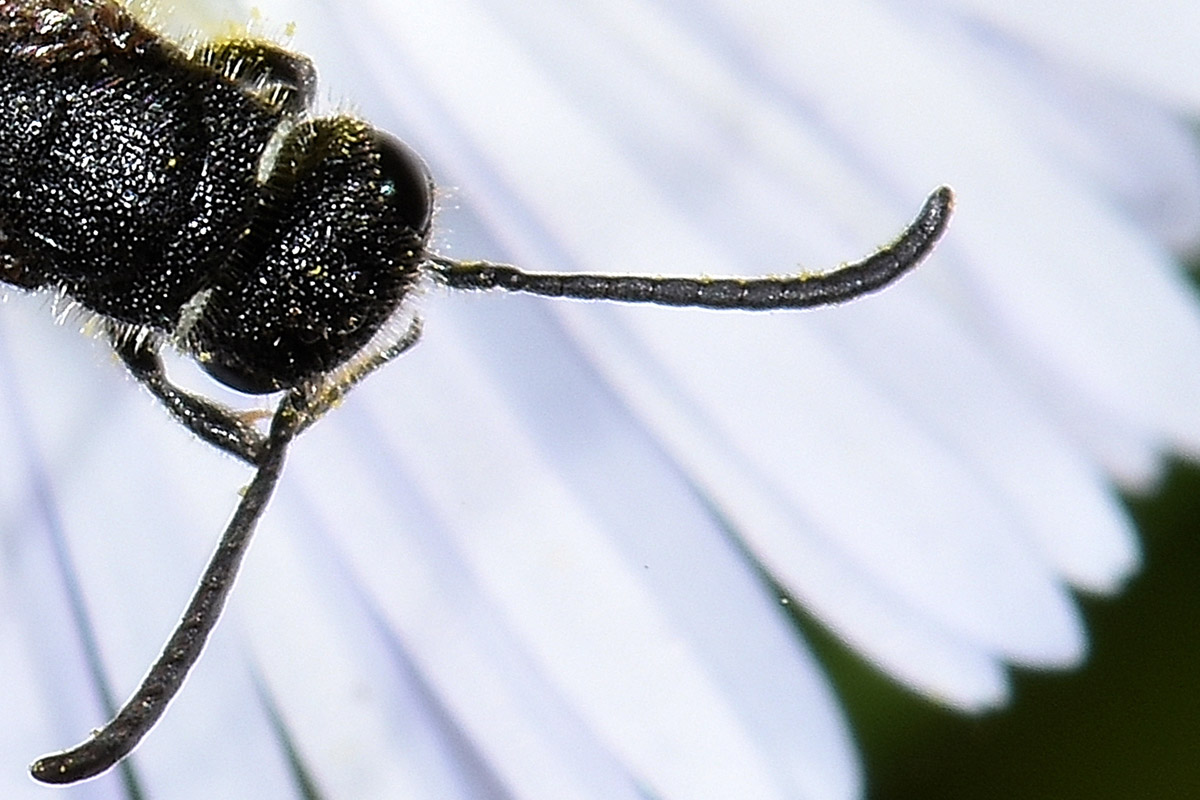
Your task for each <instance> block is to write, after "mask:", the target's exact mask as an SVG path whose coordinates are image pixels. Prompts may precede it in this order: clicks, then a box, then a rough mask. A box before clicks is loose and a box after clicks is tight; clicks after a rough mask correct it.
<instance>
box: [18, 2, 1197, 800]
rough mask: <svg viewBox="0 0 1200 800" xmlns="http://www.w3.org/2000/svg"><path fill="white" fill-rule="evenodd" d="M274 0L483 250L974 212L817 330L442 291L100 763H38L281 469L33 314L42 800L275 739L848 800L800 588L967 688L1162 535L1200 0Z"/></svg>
mask: <svg viewBox="0 0 1200 800" xmlns="http://www.w3.org/2000/svg"><path fill="white" fill-rule="evenodd" d="M257 7H258V8H259V9H260V10H261V14H262V18H263V19H264V20H266V22H264V23H262V24H260V25H259V26H258V27H257V28H256V30H259V31H262V32H267V33H271V34H277V33H279V32H281V31H283V29H284V27H285V25H287V24H288V23H292V22H294V23H295V26H294V29H292V30H291V31H290V32H292V33H293V34H294V35H293V38H292V42H293V45H294V47H295V48H296V49H298V50H301V51H303V52H306V53H308V54H310V55H311V56H312V57H313V58H314V60H315V61H316V63H317V65H318V68H319V69H320V70H321V76H322V82H323V83H322V86H323V92H322V96H323V110H324V111H326V112H329V111H338V110H345V109H347V108H348V109H351V110H352V111H353V112H354V113H358V114H362V115H363V116H364V117H366V118H368V119H370V120H372V121H373V122H374V123H376V124H377V125H379V126H380V127H381V128H384V129H386V130H389V131H392V132H394V133H395V134H397V135H398V136H400V137H401V138H403V139H404V140H406V141H407V142H409V143H410V144H411V145H412V146H413V147H414V148H415V149H416V150H417V151H418V152H420V153H422V154H423V155H424V157H425V158H426V159H427V161H428V163H429V165H430V167H431V169H432V171H433V173H434V175H435V176H436V179H437V180H438V182H439V185H440V187H441V195H440V197H439V203H440V213H439V218H438V223H437V230H436V234H435V237H436V238H435V246H436V248H437V249H439V250H440V251H441V252H443V253H445V254H447V255H451V256H455V257H461V258H476V257H478V258H489V259H493V260H504V261H511V262H514V263H519V264H521V265H523V266H525V267H526V268H529V269H545V270H550V269H554V270H592V271H601V270H603V271H620V272H648V273H655V274H658V273H679V274H693V273H706V274H714V275H715V274H725V273H737V274H758V273H779V272H786V271H790V270H793V269H796V268H797V266H798V265H802V266H803V267H805V268H817V267H828V266H834V265H836V264H837V263H838V262H840V261H845V260H853V259H857V258H859V257H861V256H863V255H865V254H866V253H868V252H870V251H871V250H872V249H874V248H875V247H876V246H878V245H880V244H882V243H884V242H886V241H888V240H890V239H891V238H892V237H894V236H895V235H896V234H897V233H898V232H899V231H900V230H901V229H902V227H903V226H904V225H905V224H907V223H908V221H909V220H910V219H911V218H912V216H913V215H914V214H915V212H916V210H917V208H918V207H919V205H920V203H921V201H922V200H923V198H924V196H925V195H926V193H927V192H928V191H930V190H931V189H933V188H934V187H935V186H937V185H938V184H940V183H948V184H950V185H952V186H953V187H954V188H955V190H956V192H957V194H958V208H957V212H956V216H955V218H954V220H953V221H952V224H951V228H950V231H949V234H948V236H947V238H946V240H945V241H944V242H943V244H942V245H941V246H940V247H939V248H938V250H937V251H936V253H935V254H934V255H933V256H932V258H930V260H929V261H928V263H926V264H925V265H923V266H922V267H921V268H920V269H919V270H918V271H917V272H916V273H915V274H913V275H912V276H910V277H908V278H906V279H904V280H903V281H902V282H901V283H900V284H899V285H897V286H895V287H893V288H891V289H889V290H887V291H885V292H884V293H882V294H879V295H876V296H872V297H871V298H869V299H866V300H863V301H860V302H856V303H853V304H851V305H848V306H844V307H840V308H833V309H823V310H817V311H811V312H805V313H776V314H737V313H706V312H700V311H681V310H667V309H656V308H649V307H604V306H601V305H597V304H580V303H565V302H560V303H555V302H554V301H549V300H543V299H537V298H527V297H518V296H504V295H499V294H471V295H451V294H450V293H448V292H446V291H445V290H442V289H439V288H437V287H432V286H431V287H429V288H428V290H427V291H425V292H423V293H422V296H421V297H420V298H418V299H417V307H418V308H419V310H420V313H421V314H422V316H423V317H424V318H425V322H426V325H425V338H424V340H423V341H422V343H421V344H420V345H419V346H418V347H417V348H416V349H414V350H413V351H412V352H411V353H409V354H407V355H405V356H404V357H403V358H402V359H401V360H400V361H399V362H397V363H395V364H393V365H391V366H390V367H389V368H388V369H386V370H384V371H382V372H381V373H380V374H378V375H376V376H374V377H372V378H371V379H370V380H369V381H368V382H367V383H365V384H364V385H363V386H362V387H361V388H360V389H359V390H357V391H356V392H355V393H354V394H353V395H352V396H351V397H350V398H348V400H347V401H346V403H345V404H344V406H343V407H341V408H339V409H337V410H336V411H335V412H334V413H333V414H331V415H330V417H329V418H328V419H327V420H325V421H323V422H322V423H320V424H319V425H318V426H316V427H315V428H314V429H313V430H311V431H310V432H309V433H307V434H306V435H305V436H304V437H303V438H302V439H301V440H300V441H299V442H298V443H297V444H296V446H295V447H294V449H293V451H292V455H291V458H290V462H289V464H288V467H287V470H286V472H285V476H284V480H283V483H282V485H281V487H280V490H279V493H278V495H277V497H276V499H275V501H274V503H273V504H272V506H271V507H270V509H269V510H268V512H267V514H266V516H265V518H264V519H263V521H262V523H261V525H260V529H259V534H258V538H257V540H256V542H255V544H254V546H253V547H252V548H251V551H250V554H249V557H248V558H247V561H246V564H245V567H244V571H243V574H242V576H241V578H240V580H239V584H238V586H237V588H236V590H235V592H234V594H233V597H232V599H231V601H230V604H229V607H228V610H227V613H226V618H225V619H224V621H223V623H222V624H221V625H220V626H219V627H218V629H217V631H216V633H215V635H214V637H213V640H212V641H211V643H210V646H209V648H208V650H207V651H206V652H205V655H204V657H203V658H202V659H201V662H200V664H199V666H198V667H197V669H196V670H195V672H194V674H193V675H192V677H191V678H190V680H189V682H188V684H187V686H186V687H185V689H184V691H183V692H182V693H181V694H180V696H179V697H178V698H177V699H176V701H175V702H174V704H173V705H172V707H171V708H170V710H169V711H168V713H167V715H166V717H165V718H164V720H163V721H162V723H161V724H160V725H159V726H158V727H157V728H156V729H155V730H154V731H153V732H152V733H151V735H150V736H149V737H148V738H147V740H146V741H145V742H144V744H143V745H142V746H141V748H140V749H139V750H138V751H137V753H136V756H135V758H134V759H133V761H132V764H133V766H132V773H126V775H125V776H124V778H123V776H122V774H120V773H119V772H116V771H114V772H113V773H110V774H109V775H106V776H104V777H102V778H100V779H97V780H95V781H91V782H88V783H86V784H83V785H80V786H76V787H71V788H69V789H65V790H51V789H47V788H43V787H39V786H36V785H34V784H33V783H32V781H31V780H30V779H29V778H28V776H27V775H26V773H25V767H26V764H27V763H28V762H29V761H31V760H32V759H33V758H34V757H35V756H37V755H39V754H41V753H43V752H46V751H48V750H53V749H58V748H61V747H64V746H67V745H69V744H74V743H75V742H76V741H77V740H78V739H79V738H81V737H82V736H83V735H84V734H85V733H86V732H87V731H88V730H89V729H91V728H92V727H95V726H96V725H98V724H99V723H100V722H101V721H102V720H103V719H105V718H107V713H106V711H105V710H104V707H103V701H102V700H101V699H100V696H99V695H100V691H99V690H98V688H97V687H98V685H99V683H98V678H97V675H98V674H102V676H103V677H102V679H100V682H102V683H103V684H104V685H106V686H107V687H108V691H110V692H111V693H112V694H113V695H114V698H113V699H114V700H116V701H118V702H119V701H120V700H122V699H123V698H124V697H125V696H126V695H127V694H128V693H129V692H130V691H132V688H133V686H134V685H135V682H136V680H137V679H138V678H139V677H140V676H141V675H142V673H143V671H144V669H145V668H146V666H147V665H148V664H149V663H150V662H151V660H152V659H153V658H154V657H155V656H156V655H157V653H158V650H159V648H160V647H161V645H162V643H163V641H164V640H165V637H166V635H167V633H168V631H169V630H170V628H171V626H172V625H173V624H174V622H175V620H176V618H177V615H178V613H179V611H180V610H181V609H182V608H183V606H184V604H185V602H186V599H187V597H188V595H189V594H190V592H191V591H192V588H193V582H194V580H195V578H196V576H197V575H198V574H199V571H200V569H201V566H202V564H203V562H204V560H205V558H206V557H207V555H208V553H209V551H210V549H211V547H212V545H213V544H214V543H215V541H216V538H217V536H218V535H219V533H220V531H221V529H222V527H223V525H224V523H225V521H226V519H227V517H228V515H229V513H230V512H231V510H232V507H233V505H234V503H235V502H236V499H237V495H236V491H237V489H238V488H239V487H240V486H241V485H243V484H244V483H245V481H246V480H247V479H248V474H247V470H246V469H245V468H243V467H241V466H239V465H238V464H236V463H234V462H233V461H232V460H231V459H229V458H227V457H224V456H222V455H220V454H218V453H216V452H213V451H212V450H211V449H209V448H207V447H206V446H204V445H202V444H200V443H199V442H197V441H195V440H192V439H191V438H190V437H189V435H188V434H186V433H185V432H184V431H182V430H181V429H180V428H178V427H177V426H175V425H174V424H173V423H172V422H171V421H170V420H169V419H167V417H166V414H165V413H164V412H163V411H161V410H160V409H159V408H158V407H156V405H155V403H154V402H153V400H152V399H151V398H150V397H149V396H148V395H147V394H145V393H144V392H141V391H139V390H138V389H137V388H136V386H135V385H134V384H133V382H132V381H130V380H128V379H123V378H122V377H121V374H122V373H121V372H120V369H119V367H118V366H117V365H116V364H115V362H112V361H111V360H110V359H108V358H107V357H105V355H104V348H103V346H102V344H101V343H99V342H94V341H91V340H88V339H86V338H84V337H81V336H79V335H78V332H77V331H76V330H75V328H76V327H77V326H74V325H65V326H55V325H52V324H51V323H50V319H51V314H50V313H48V311H47V306H48V302H46V301H44V300H39V299H36V298H29V297H25V296H20V295H17V294H15V293H12V294H10V297H9V301H8V302H7V303H5V305H4V308H3V309H2V311H3V313H0V452H4V453H6V454H7V458H6V465H7V468H6V479H5V480H4V481H3V483H2V484H0V676H2V677H0V682H2V685H3V691H2V692H0V715H2V717H3V719H4V723H5V724H4V725H2V726H0V796H3V797H8V798H25V797H49V796H51V792H57V794H56V795H55V796H60V797H69V798H72V800H74V798H90V797H97V798H110V797H126V796H134V795H131V794H129V792H130V791H131V790H130V789H129V784H128V783H125V782H123V781H124V780H126V779H127V778H128V776H129V775H130V774H133V775H134V776H135V777H134V780H135V781H136V782H137V783H138V785H139V786H140V787H141V790H142V791H143V792H144V796H146V797H163V798H168V797H169V798H191V797H195V798H201V797H204V798H211V797H245V796H249V795H250V793H251V792H254V793H255V794H257V795H259V796H262V797H270V798H275V797H289V796H300V791H299V790H298V789H297V786H296V776H295V774H294V770H293V768H292V764H291V763H290V762H289V760H288V757H287V753H286V752H285V748H284V747H283V746H282V745H281V736H280V731H281V730H283V731H286V738H287V740H288V741H289V742H290V743H291V745H292V746H294V748H295V752H296V753H297V754H298V757H299V760H300V761H301V762H302V764H303V768H304V770H306V771H307V774H309V775H310V776H311V778H312V779H313V781H314V783H315V785H316V786H317V787H318V789H319V791H320V792H321V793H322V796H329V797H337V798H395V797H403V798H414V799H416V798H459V797H461V798H514V799H519V800H524V799H526V798H556V800H557V799H559V798H603V799H604V800H616V799H618V798H650V797H653V798H662V799H663V800H684V799H688V800H690V799H691V798H709V797H711V798H730V797H738V798H743V797H744V798H780V799H783V798H848V797H855V796H859V795H861V794H863V793H864V792H865V791H866V788H865V787H866V786H867V785H868V783H869V776H867V775H864V774H863V771H862V768H861V766H860V763H859V758H858V754H857V750H856V746H855V744H854V734H853V732H852V731H851V730H850V728H849V727H848V724H847V722H846V720H845V718H844V715H843V713H842V710H841V708H840V706H839V701H838V698H837V696H836V695H835V694H834V693H833V691H832V690H831V688H830V686H829V683H828V681H827V678H826V676H825V675H824V673H823V671H822V668H821V667H820V665H819V664H817V663H816V662H815V660H814V659H813V657H812V656H811V655H810V652H809V650H808V648H807V645H806V644H805V642H804V641H803V639H802V638H801V637H800V635H799V634H798V632H797V629H796V627H795V626H794V623H793V622H792V621H791V619H790V616H789V608H788V607H787V603H793V602H794V603H797V604H799V605H801V606H803V608H804V609H805V611H806V612H807V613H809V614H812V615H813V616H815V617H816V618H817V619H819V620H820V621H821V622H822V623H823V624H824V625H826V626H828V627H829V628H830V629H831V630H832V631H833V632H834V633H835V634H836V635H837V636H838V637H840V638H841V639H843V640H844V641H846V642H847V643H848V644H849V645H850V646H852V647H853V648H854V649H855V650H857V651H858V652H859V653H861V654H862V655H863V656H864V657H865V658H867V659H869V660H870V661H872V662H873V663H875V664H876V665H877V666H878V667H879V668H880V669H881V670H883V671H885V672H887V673H888V674H890V675H891V676H893V677H894V678H895V680H897V681H899V682H900V683H902V684H904V685H906V686H907V687H910V688H911V689H913V690H914V691H916V692H919V693H921V694H923V695H926V696H928V697H930V698H932V699H934V700H936V701H937V702H940V703H942V704H945V705H948V706H950V707H953V708H957V709H961V710H963V711H967V712H974V711H981V710H985V709H990V708H993V707H996V706H999V705H1002V704H1003V703H1005V702H1006V700H1007V699H1008V697H1009V667H1010V666H1017V667H1025V668H1070V667H1073V666H1076V665H1078V664H1079V663H1081V661H1082V660H1083V659H1084V658H1085V657H1086V652H1087V634H1086V628H1085V621H1084V620H1083V619H1082V617H1081V615H1080V613H1079V610H1078V607H1077V605H1076V599H1075V593H1076V592H1089V593H1107V592H1113V591H1117V590H1119V589H1120V587H1121V586H1122V585H1123V583H1124V582H1125V581H1126V580H1127V579H1128V578H1129V577H1130V575H1131V574H1133V572H1134V571H1136V569H1137V568H1138V565H1139V545H1138V540H1137V532H1136V531H1135V530H1134V529H1133V527H1132V525H1131V522H1130V520H1129V518H1128V516H1127V514H1126V512H1125V511H1124V508H1123V506H1122V504H1121V502H1120V500H1119V498H1118V497H1117V495H1116V490H1117V488H1118V487H1120V488H1124V489H1129V490H1151V489H1153V488H1154V487H1155V485H1156V481H1158V480H1159V479H1160V478H1161V475H1162V472H1163V470H1164V468H1165V459H1166V458H1167V457H1169V456H1171V455H1182V456H1184V457H1189V458H1190V457H1195V456H1197V455H1198V454H1200V305H1198V304H1197V302H1196V295H1195V293H1194V291H1193V290H1192V289H1191V288H1190V286H1189V283H1188V279H1187V276H1186V275H1185V274H1184V272H1183V268H1182V266H1181V260H1180V258H1181V254H1183V253H1186V252H1188V251H1190V250H1191V249H1192V248H1194V247H1195V246H1196V243H1197V236H1198V235H1200V152H1198V150H1197V139H1196V136H1195V131H1194V130H1193V129H1192V128H1190V127H1189V124H1188V121H1187V120H1188V119H1189V117H1190V116H1191V115H1193V114H1194V112H1195V110H1196V109H1197V108H1200V48H1197V47H1196V46H1195V36H1194V35H1191V34H1193V33H1194V32H1195V31H1198V30H1200V6H1197V5H1196V4H1194V3H1190V2H1184V1H1183V0H1161V1H1157V2H1148V3H1141V4H1136V5H1135V4H1118V3H1111V4H1110V3H1092V4H1087V6H1086V7H1080V6H1079V5H1077V4H1071V3H1061V2H1053V1H1048V0H1040V2H1036V3H1035V2H1026V1H1025V0H1009V1H1008V2H1003V3H1000V2H986V1H984V0H941V1H940V2H939V1H938V0H892V1H891V2H887V1H885V0H857V1H855V0H850V1H849V2H839V3H832V4H822V3H810V2H796V0H781V1H780V2H775V3H772V2H762V1H758V2H749V3H748V2H734V1H733V0H689V2H670V1H669V0H602V2H593V1H592V0H577V2H575V3H571V4H562V3H553V2H544V0H523V1H522V2H517V0H440V2H436V3H428V2H420V3H417V2H407V0H343V1H342V2H316V1H315V0H312V1H310V2H302V1H301V0H295V2H287V1H286V0H269V1H268V2H262V3H258V4H257ZM185 11H187V12H188V13H192V14H197V13H199V14H202V15H203V16H204V19H203V20H199V19H197V18H195V17H189V18H188V19H189V20H190V22H189V24H197V23H198V22H208V23H211V22H212V21H213V20H217V19H237V20H246V19H249V12H248V10H246V9H245V8H238V7H236V6H233V5H222V6H217V5H214V4H209V5H206V6H205V7H203V8H202V9H194V8H193V9H180V12H181V13H183V12H185ZM175 23H176V24H179V18H176V19H175ZM1186 76H1194V77H1192V78H1190V79H1184V78H1185V77H1186ZM177 366H178V367H179V368H180V369H185V368H186V365H177ZM189 380H190V379H189ZM765 576H769V577H770V581H771V582H768V580H766V577H765ZM772 582H773V583H772ZM783 601H786V602H783Z"/></svg>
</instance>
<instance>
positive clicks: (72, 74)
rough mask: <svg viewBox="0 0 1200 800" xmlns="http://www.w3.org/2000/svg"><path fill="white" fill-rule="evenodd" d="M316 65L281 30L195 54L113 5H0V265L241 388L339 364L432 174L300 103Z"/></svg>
mask: <svg viewBox="0 0 1200 800" xmlns="http://www.w3.org/2000/svg"><path fill="white" fill-rule="evenodd" d="M312 82H313V72H312V68H311V65H309V63H308V62H307V60H306V59H304V58H303V57H301V56H296V55H294V54H291V53H287V52H286V51H283V50H281V49H279V48H277V47H275V46H274V45H271V44H268V43H261V42H255V41H234V42H223V43H221V42H218V43H215V44H209V45H206V46H204V47H203V48H202V49H200V50H198V51H197V52H194V53H190V54H189V53H186V52H184V51H183V50H182V49H181V48H179V47H178V46H176V45H174V44H173V43H171V42H169V41H167V40H165V39H163V38H161V37H159V36H158V35H157V34H155V33H154V32H152V31H150V30H148V29H146V28H145V27H143V26H142V25H141V24H140V23H139V22H138V21H137V20H135V19H134V18H133V17H132V16H131V15H130V14H128V13H127V12H126V11H125V10H124V9H123V8H122V7H120V6H119V5H116V4H115V3H112V2H105V1H104V0H74V1H71V2H58V3H45V2H31V1H30V0H20V1H18V2H3V3H0V269H2V271H0V279H3V280H4V281H6V282H8V283H10V284H13V285H16V286H20V287H23V288H29V289H41V288H46V289H53V290H59V291H61V292H63V293H65V294H66V295H67V296H68V297H69V298H70V299H71V300H72V301H74V302H76V303H78V304H79V305H80V306H82V307H84V308H86V309H87V310H89V311H92V312H94V313H96V314H98V315H101V316H102V317H103V318H105V319H106V320H108V321H110V322H111V326H110V330H111V331H112V333H113V335H114V336H117V337H128V336H129V334H131V333H135V334H139V336H138V337H137V338H139V339H141V340H144V341H145V340H149V341H150V342H152V343H155V344H157V343H158V342H161V341H162V340H163V339H164V338H173V339H175V340H176V342H177V344H178V345H180V346H181V347H182V348H183V349H184V350H185V351H187V352H189V353H190V354H191V355H193V356H195V357H196V358H197V360H198V361H199V362H200V363H201V364H202V365H204V366H205V367H206V368H207V369H208V370H209V371H210V372H211V373H212V374H213V375H214V376H215V377H217V378H218V379H219V380H221V381H222V382H224V383H226V384H228V385H230V386H232V387H234V388H236V389H240V390H243V391H246V392H252V393H260V392H270V391H275V390H278V389H283V388H288V387H292V386H295V385H298V384H299V383H301V382H303V381H305V380H307V379H310V378H312V377H314V376H317V375H320V374H323V373H325V372H326V371H328V370H330V369H332V368H334V367H336V366H338V365H340V364H341V363H343V362H345V361H346V360H347V359H349V358H350V357H351V356H352V355H353V354H355V353H356V352H358V351H359V350H360V349H361V348H362V347H363V346H364V345H365V344H366V343H367V342H368V341H369V340H370V339H371V338H372V337H373V336H374V334H375V333H376V332H377V331H378V330H379V328H380V327H381V326H382V325H383V323H384V322H385V321H386V320H387V318H388V317H389V316H390V315H391V314H392V312H393V311H394V310H395V308H396V307H397V305H398V304H399V302H400V301H401V299H402V298H403V296H404V294H405V293H406V292H407V290H408V289H409V287H410V286H411V284H412V282H413V281H414V279H415V277H416V275H417V270H418V266H419V262H420V260H421V255H422V253H423V248H424V242H425V238H426V236H427V234H428V229H429V224H430V216H431V213H430V205H431V202H430V183H429V178H428V175H427V173H426V171H425V169H424V166H423V165H422V164H421V163H420V161H419V159H417V158H416V157H415V156H413V155H412V154H411V153H409V152H408V151H407V150H406V149H405V148H403V147H402V146H400V145H399V144H398V143H395V142H392V141H390V140H388V139H387V138H386V137H385V136H384V135H382V134H379V133H377V132H376V131H374V130H373V129H371V128H370V127H368V126H367V125H365V124H363V123H362V122H359V121H357V120H353V119H349V118H345V117H334V118H327V119H316V120H303V119H302V118H301V114H302V113H303V111H304V105H305V104H306V102H307V99H308V94H309V91H310V89H311V85H312ZM280 134H282V140H281V143H280V144H279V146H278V147H277V148H273V149H271V150H268V144H269V143H271V142H272V140H273V137H277V136H279V135H280ZM263 174H265V175H266V176H267V177H266V179H265V180H262V179H261V177H260V175H263ZM397 187H399V188H397ZM181 325H182V327H181ZM147 332H150V333H151V334H152V335H151V336H149V337H147V336H146V333H147Z"/></svg>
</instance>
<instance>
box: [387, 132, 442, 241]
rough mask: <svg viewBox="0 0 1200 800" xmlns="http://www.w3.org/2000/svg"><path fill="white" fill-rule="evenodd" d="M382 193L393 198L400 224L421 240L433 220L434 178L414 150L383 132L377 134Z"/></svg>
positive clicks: (393, 205)
mask: <svg viewBox="0 0 1200 800" xmlns="http://www.w3.org/2000/svg"><path fill="white" fill-rule="evenodd" d="M374 140H375V141H374V145H375V147H377V148H378V151H379V173H380V177H381V178H382V180H383V191H384V193H385V194H387V195H389V196H390V197H391V199H392V201H391V202H392V207H393V208H394V209H395V210H396V212H397V214H398V215H399V219H400V222H401V223H403V224H404V225H406V226H407V227H408V228H410V229H411V230H413V231H415V232H416V233H418V234H419V235H420V236H421V237H422V238H424V236H425V234H427V233H428V232H429V226H430V224H431V223H432V221H433V178H431V177H430V175H429V169H428V167H426V166H425V162H424V161H423V160H422V159H421V157H420V156H418V155H417V154H416V153H415V152H413V150H412V148H410V147H409V146H408V145H406V144H404V142H401V141H400V140H399V139H396V138H395V137H393V136H389V135H387V134H386V133H383V132H381V131H375V132H374Z"/></svg>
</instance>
